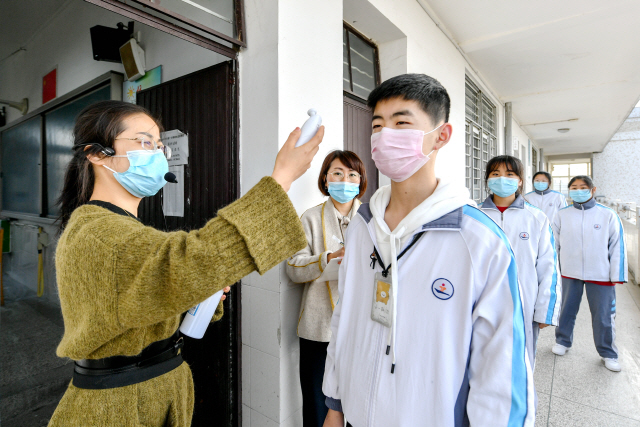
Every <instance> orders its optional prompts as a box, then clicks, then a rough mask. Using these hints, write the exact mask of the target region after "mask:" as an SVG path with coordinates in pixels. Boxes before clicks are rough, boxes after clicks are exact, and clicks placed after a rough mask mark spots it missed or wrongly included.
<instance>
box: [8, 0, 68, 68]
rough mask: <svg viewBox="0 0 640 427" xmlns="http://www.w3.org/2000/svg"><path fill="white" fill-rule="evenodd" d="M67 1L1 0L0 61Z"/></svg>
mask: <svg viewBox="0 0 640 427" xmlns="http://www.w3.org/2000/svg"><path fill="white" fill-rule="evenodd" d="M68 1H69V0H46V1H42V0H1V1H0V4H1V5H0V40H1V41H2V42H0V61H1V60H3V59H5V58H6V57H7V56H9V55H11V54H12V53H14V52H15V51H17V50H18V49H20V48H21V47H23V46H25V45H26V43H27V42H28V41H29V40H30V39H31V38H32V37H33V36H34V35H35V34H36V33H37V32H38V30H40V28H41V27H42V26H43V25H44V24H45V23H46V22H47V21H48V20H49V19H50V18H51V17H53V16H54V15H55V14H56V12H57V11H58V10H60V9H61V8H62V7H63V6H64V4H65V3H67V2H68ZM69 25H73V23H72V22H70V23H69Z"/></svg>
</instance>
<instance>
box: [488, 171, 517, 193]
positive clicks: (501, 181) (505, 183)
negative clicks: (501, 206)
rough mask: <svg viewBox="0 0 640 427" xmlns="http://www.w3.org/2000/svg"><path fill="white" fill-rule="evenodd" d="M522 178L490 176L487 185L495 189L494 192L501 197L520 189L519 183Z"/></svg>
mask: <svg viewBox="0 0 640 427" xmlns="http://www.w3.org/2000/svg"><path fill="white" fill-rule="evenodd" d="M519 183H520V180H518V179H513V178H506V177H504V176H501V177H499V178H489V180H488V181H487V185H488V186H489V189H490V190H491V191H493V194H495V195H497V196H500V197H509V196H510V195H512V194H513V193H515V192H516V191H518V184H519Z"/></svg>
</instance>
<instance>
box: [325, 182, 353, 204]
mask: <svg viewBox="0 0 640 427" xmlns="http://www.w3.org/2000/svg"><path fill="white" fill-rule="evenodd" d="M327 187H328V190H329V194H330V195H331V197H333V199H334V200H335V201H336V202H338V203H347V202H350V201H351V200H353V198H354V197H356V196H357V195H358V194H360V184H355V183H353V182H330V183H328V186H327Z"/></svg>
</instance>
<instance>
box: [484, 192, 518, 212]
mask: <svg viewBox="0 0 640 427" xmlns="http://www.w3.org/2000/svg"><path fill="white" fill-rule="evenodd" d="M482 208H488V209H495V210H498V207H497V206H496V204H495V203H493V198H492V197H491V195H489V196H487V198H486V199H485V201H484V203H482ZM509 208H516V209H524V197H522V195H521V194H518V196H517V197H516V199H515V200H514V201H513V203H511V205H510V206H509Z"/></svg>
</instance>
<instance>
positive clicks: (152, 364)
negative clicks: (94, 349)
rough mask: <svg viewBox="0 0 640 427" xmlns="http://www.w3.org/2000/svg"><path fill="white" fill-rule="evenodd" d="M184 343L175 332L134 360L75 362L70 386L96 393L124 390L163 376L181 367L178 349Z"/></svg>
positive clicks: (84, 360) (120, 358)
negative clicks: (105, 390)
mask: <svg viewBox="0 0 640 427" xmlns="http://www.w3.org/2000/svg"><path fill="white" fill-rule="evenodd" d="M183 345H184V341H183V339H182V337H179V334H178V331H176V333H175V334H173V335H172V336H171V337H169V338H167V339H164V340H162V341H157V342H154V343H153V344H150V345H148V346H147V347H146V348H145V349H144V350H142V352H141V353H140V354H139V355H137V356H131V357H129V356H113V357H106V358H104V359H83V360H77V361H76V362H75V366H74V369H73V385H74V386H75V387H78V388H86V389H92V390H100V389H107V388H116V387H124V386H128V385H132V384H137V383H141V382H143V381H148V380H150V379H152V378H156V377H159V376H160V375H163V374H166V373H167V372H170V371H172V370H174V369H175V368H177V367H178V366H180V365H181V364H182V354H181V352H180V349H181V348H182V347H183Z"/></svg>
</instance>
